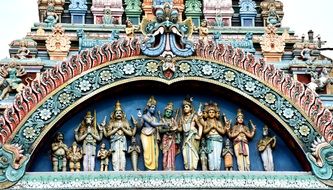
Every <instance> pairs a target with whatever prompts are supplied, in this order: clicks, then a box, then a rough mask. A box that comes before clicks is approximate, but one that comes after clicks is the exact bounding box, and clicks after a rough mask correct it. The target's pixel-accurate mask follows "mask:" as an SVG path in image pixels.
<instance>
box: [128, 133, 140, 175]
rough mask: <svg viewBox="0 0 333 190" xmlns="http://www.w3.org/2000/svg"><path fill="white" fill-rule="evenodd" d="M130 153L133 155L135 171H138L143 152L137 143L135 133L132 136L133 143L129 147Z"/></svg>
mask: <svg viewBox="0 0 333 190" xmlns="http://www.w3.org/2000/svg"><path fill="white" fill-rule="evenodd" d="M128 153H129V154H130V155H131V161H132V167H133V171H138V158H139V154H140V153H141V149H140V146H139V145H138V144H137V143H136V139H135V134H134V135H133V137H132V140H131V145H130V146H129V147H128Z"/></svg>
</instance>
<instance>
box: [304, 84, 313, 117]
mask: <svg viewBox="0 0 333 190" xmlns="http://www.w3.org/2000/svg"><path fill="white" fill-rule="evenodd" d="M315 98H316V94H315V93H313V91H312V90H310V89H309V88H306V89H305V92H304V96H303V97H302V99H301V107H302V109H303V110H304V111H305V113H306V114H307V115H309V114H310V107H311V106H312V105H313V104H314V102H315Z"/></svg>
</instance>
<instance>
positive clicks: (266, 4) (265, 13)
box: [260, 0, 284, 26]
mask: <svg viewBox="0 0 333 190" xmlns="http://www.w3.org/2000/svg"><path fill="white" fill-rule="evenodd" d="M260 8H261V10H262V11H261V16H262V18H263V21H264V26H268V23H267V19H268V17H269V16H270V14H271V17H273V15H272V14H276V16H275V17H276V19H277V20H278V21H279V23H281V21H282V18H283V15H284V12H283V3H282V2H281V1H276V0H264V1H263V2H261V3H260ZM272 24H273V23H272ZM273 25H274V24H273Z"/></svg>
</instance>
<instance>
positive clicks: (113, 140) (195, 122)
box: [52, 96, 276, 171]
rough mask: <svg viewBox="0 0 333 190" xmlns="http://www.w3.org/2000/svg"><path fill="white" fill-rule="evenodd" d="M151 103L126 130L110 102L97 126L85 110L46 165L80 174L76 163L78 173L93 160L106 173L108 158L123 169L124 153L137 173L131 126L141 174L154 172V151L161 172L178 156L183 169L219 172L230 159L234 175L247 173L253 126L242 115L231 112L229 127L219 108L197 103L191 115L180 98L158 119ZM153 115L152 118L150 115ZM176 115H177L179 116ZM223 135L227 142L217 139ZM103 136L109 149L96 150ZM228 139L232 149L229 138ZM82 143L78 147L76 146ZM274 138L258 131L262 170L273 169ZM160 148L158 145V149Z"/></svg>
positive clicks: (152, 101) (90, 167)
mask: <svg viewBox="0 0 333 190" xmlns="http://www.w3.org/2000/svg"><path fill="white" fill-rule="evenodd" d="M156 105H157V101H156V100H155V98H154V97H153V96H152V97H150V98H149V100H148V102H147V104H146V107H145V109H144V111H143V114H142V113H141V112H140V111H139V112H138V118H134V117H133V116H131V119H132V122H133V126H134V127H131V126H130V123H129V122H128V120H127V118H126V114H125V113H124V111H123V109H122V107H121V104H120V102H119V101H117V102H116V105H115V108H114V111H113V112H112V113H111V115H110V121H109V123H108V124H106V117H105V118H104V120H103V122H102V123H100V124H97V123H96V113H95V116H92V115H91V112H87V114H86V116H85V118H84V120H83V121H82V123H81V124H80V125H79V126H78V127H77V128H76V129H75V130H74V131H75V140H76V141H74V142H73V145H72V146H71V147H70V148H68V147H67V145H66V144H64V142H63V138H64V137H63V134H62V133H60V132H59V133H58V134H57V137H56V139H55V141H54V143H53V144H52V162H53V170H54V171H66V164H67V163H69V164H68V165H69V169H70V171H80V168H81V164H80V163H81V159H82V163H83V170H84V171H94V169H95V157H96V153H97V157H98V158H99V159H100V160H101V161H100V171H107V170H108V163H109V157H110V156H111V163H112V166H113V170H114V171H125V167H126V153H128V154H130V157H131V161H132V167H133V170H134V171H137V170H138V157H139V154H140V152H141V148H140V146H139V145H138V144H137V143H136V138H135V136H136V131H137V128H140V129H141V134H140V140H141V144H142V149H143V160H144V165H145V168H146V169H147V170H157V169H158V160H159V151H160V149H161V150H162V153H163V170H175V169H176V165H175V160H176V155H177V154H178V153H179V152H180V150H181V152H182V156H183V160H184V168H185V170H196V169H197V168H198V162H199V160H200V161H201V166H202V167H201V168H202V170H210V171H219V170H221V168H220V167H221V160H222V158H224V166H225V170H233V156H234V155H235V157H236V160H237V167H238V170H239V171H250V157H249V156H250V149H249V145H248V141H249V140H250V139H252V138H253V136H254V135H255V132H256V126H255V125H254V124H253V123H252V121H251V120H250V125H251V126H250V127H249V126H246V125H245V124H244V114H243V113H242V110H241V109H238V110H237V116H236V122H235V124H234V125H233V126H232V127H231V121H230V120H228V119H227V118H226V116H225V115H224V114H223V117H222V118H223V119H222V121H221V120H220V117H221V114H220V109H219V107H218V105H217V104H216V103H212V102H210V103H205V104H204V108H203V109H202V108H201V107H202V105H201V104H200V106H199V109H198V111H197V112H195V111H194V107H193V104H192V98H185V99H184V100H183V103H182V110H181V114H179V109H177V110H176V112H175V113H174V111H175V109H174V107H173V103H172V102H170V103H168V104H167V105H166V107H165V108H164V114H163V116H161V114H160V113H159V112H157V111H156ZM156 113H158V117H157V116H156ZM179 115H180V116H179ZM223 135H225V136H227V137H228V138H227V139H226V141H225V145H224V146H223V144H224V141H223ZM103 136H104V137H106V138H109V140H110V150H107V149H106V145H105V143H101V146H100V150H98V151H96V146H97V142H98V141H101V140H102V138H103ZM127 137H131V145H130V146H127V140H128V139H127ZM229 139H230V140H232V141H233V149H232V145H231V142H230V140H229ZM77 143H82V149H81V148H80V147H79V146H78V145H77ZM275 144H276V138H275V137H269V136H268V127H267V126H265V127H264V128H263V139H261V140H260V141H259V142H258V150H259V152H260V153H261V158H262V161H263V165H264V170H266V171H273V170H274V161H273V155H272V148H274V147H275ZM159 146H160V147H159Z"/></svg>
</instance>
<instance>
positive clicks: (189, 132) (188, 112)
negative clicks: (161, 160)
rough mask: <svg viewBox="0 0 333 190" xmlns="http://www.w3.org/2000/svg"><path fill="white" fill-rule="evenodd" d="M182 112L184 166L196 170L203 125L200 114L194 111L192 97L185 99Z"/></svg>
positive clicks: (180, 123)
mask: <svg viewBox="0 0 333 190" xmlns="http://www.w3.org/2000/svg"><path fill="white" fill-rule="evenodd" d="M199 111H200V108H199ZM182 112H183V113H182V116H181V118H180V121H179V125H180V126H181V128H182V131H183V133H184V137H183V158H184V167H185V169H186V170H196V169H197V166H198V161H199V144H200V139H201V135H202V130H203V129H202V128H203V127H202V125H201V123H200V122H199V118H198V115H197V114H196V113H195V112H194V108H193V105H192V99H191V98H185V99H184V100H183V110H182ZM200 112H201V111H200Z"/></svg>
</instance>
